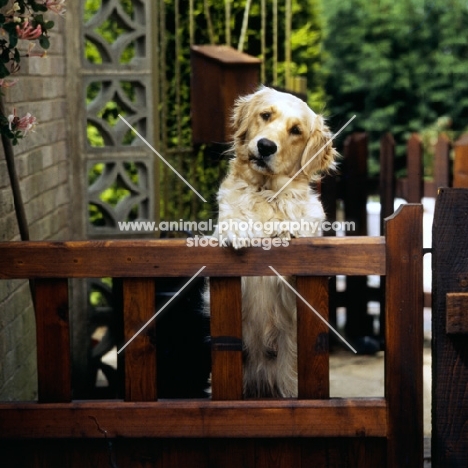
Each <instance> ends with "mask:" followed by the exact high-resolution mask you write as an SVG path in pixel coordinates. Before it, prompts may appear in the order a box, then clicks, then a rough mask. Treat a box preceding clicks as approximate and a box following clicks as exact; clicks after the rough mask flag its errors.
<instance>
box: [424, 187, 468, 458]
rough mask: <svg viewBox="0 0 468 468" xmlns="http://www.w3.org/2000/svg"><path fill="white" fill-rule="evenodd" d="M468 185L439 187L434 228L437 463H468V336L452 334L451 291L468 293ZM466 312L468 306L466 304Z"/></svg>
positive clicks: (434, 432) (434, 434)
mask: <svg viewBox="0 0 468 468" xmlns="http://www.w3.org/2000/svg"><path fill="white" fill-rule="evenodd" d="M467 239H468V190H467V189H448V188H444V189H441V190H439V195H438V197H437V200H436V205H435V211H434V225H433V232H432V249H433V253H432V278H433V304H432V463H433V466H440V467H442V466H444V467H445V466H450V467H458V466H463V467H465V466H468V444H467V421H468V405H467V396H468V395H467V389H468V366H467V362H468V339H467V337H466V335H447V333H446V321H447V317H446V315H447V312H448V311H447V303H446V298H447V293H452V294H453V293H463V294H467V293H468V242H467ZM464 312H465V314H466V309H465V311H464Z"/></svg>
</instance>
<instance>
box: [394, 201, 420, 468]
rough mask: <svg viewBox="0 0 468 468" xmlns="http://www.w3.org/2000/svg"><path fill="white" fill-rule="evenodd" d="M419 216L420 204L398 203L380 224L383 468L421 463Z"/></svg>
mask: <svg viewBox="0 0 468 468" xmlns="http://www.w3.org/2000/svg"><path fill="white" fill-rule="evenodd" d="M422 215H423V209H422V205H404V206H402V207H400V209H399V210H398V211H397V212H396V214H395V215H392V216H391V217H390V218H388V219H387V222H386V226H385V228H386V238H387V276H386V304H385V313H386V334H385V338H386V340H385V346H386V348H385V396H386V398H387V402H388V415H389V436H388V441H387V442H388V445H387V449H388V454H387V467H388V468H404V467H407V468H419V467H422V464H423V405H422V396H423V376H422V368H423V279H422V255H423V252H422V248H423V247H422Z"/></svg>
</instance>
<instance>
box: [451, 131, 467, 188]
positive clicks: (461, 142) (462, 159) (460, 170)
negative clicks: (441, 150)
mask: <svg viewBox="0 0 468 468" xmlns="http://www.w3.org/2000/svg"><path fill="white" fill-rule="evenodd" d="M454 146H455V159H454V161H453V186H454V187H456V188H468V134H466V133H465V134H464V135H462V136H461V137H460V138H459V139H458V140H457V142H456V143H455V145H454Z"/></svg>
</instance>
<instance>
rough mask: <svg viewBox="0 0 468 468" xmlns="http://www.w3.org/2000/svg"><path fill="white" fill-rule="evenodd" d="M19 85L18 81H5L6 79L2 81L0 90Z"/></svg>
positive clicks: (0, 81) (0, 80)
mask: <svg viewBox="0 0 468 468" xmlns="http://www.w3.org/2000/svg"><path fill="white" fill-rule="evenodd" d="M16 83H18V80H8V81H7V80H5V79H4V78H2V79H0V88H11V87H12V86H15V84H16Z"/></svg>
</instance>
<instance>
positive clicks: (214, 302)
mask: <svg viewBox="0 0 468 468" xmlns="http://www.w3.org/2000/svg"><path fill="white" fill-rule="evenodd" d="M210 308H211V321H210V327H211V346H212V365H211V367H212V370H211V374H212V376H211V394H212V397H213V399H214V400H240V399H242V309H241V279H240V278H214V277H213V278H210Z"/></svg>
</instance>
